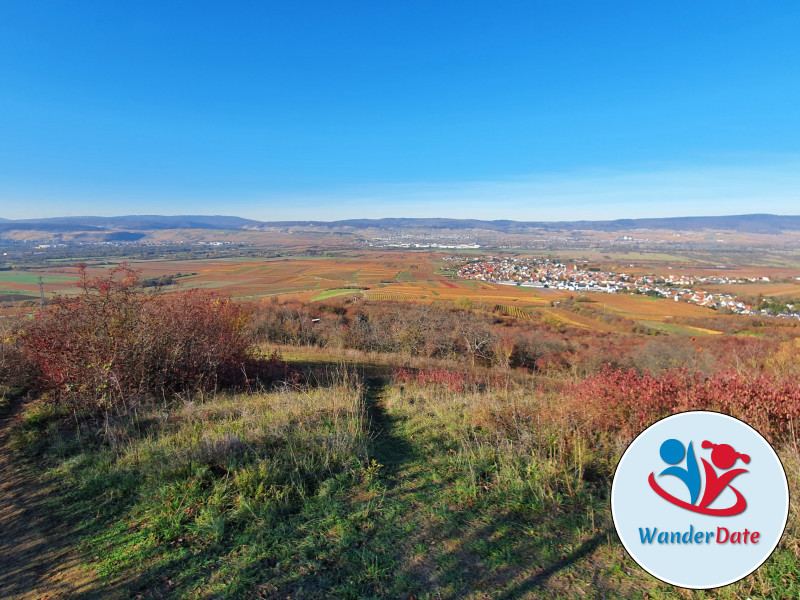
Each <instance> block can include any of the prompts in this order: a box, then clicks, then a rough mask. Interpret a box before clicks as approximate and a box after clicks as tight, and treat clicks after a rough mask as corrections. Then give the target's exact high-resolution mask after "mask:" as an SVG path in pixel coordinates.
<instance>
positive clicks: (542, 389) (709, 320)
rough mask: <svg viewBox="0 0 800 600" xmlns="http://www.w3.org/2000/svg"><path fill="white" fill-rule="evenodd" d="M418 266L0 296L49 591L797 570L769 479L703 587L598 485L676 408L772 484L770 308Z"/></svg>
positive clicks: (523, 592) (473, 583)
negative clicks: (769, 523)
mask: <svg viewBox="0 0 800 600" xmlns="http://www.w3.org/2000/svg"><path fill="white" fill-rule="evenodd" d="M444 266H446V265H443V264H441V263H438V262H437V261H436V260H433V259H429V261H428V262H427V263H425V262H424V261H423V260H422V258H420V256H419V255H416V254H413V253H408V254H392V253H387V255H386V256H385V257H384V258H382V259H381V260H380V261H377V262H372V263H370V262H369V261H366V260H364V259H363V258H362V259H359V258H358V257H355V258H353V259H352V261H350V262H348V259H345V258H334V257H327V258H323V259H320V258H314V257H309V258H307V259H303V260H302V261H283V260H276V261H266V262H265V263H263V264H262V261H244V260H235V259H234V260H227V261H224V262H220V263H219V264H217V263H215V264H213V265H210V264H209V265H203V264H202V263H198V262H196V261H191V262H187V263H185V264H179V265H178V264H169V265H160V266H159V267H158V269H155V268H153V269H151V270H150V271H147V270H145V271H144V274H143V276H147V277H154V276H163V275H169V274H175V273H177V272H181V273H195V272H196V273H198V274H199V275H197V276H191V277H189V278H187V279H192V278H197V279H196V281H197V282H203V281H205V282H207V283H212V282H213V283H219V284H221V285H220V286H219V287H213V286H211V285H209V286H206V287H205V289H203V288H202V287H201V286H199V285H197V286H183V285H182V286H177V287H172V288H168V289H157V290H153V289H151V288H142V287H141V286H140V285H138V281H137V280H138V278H139V274H138V273H137V272H136V271H133V270H130V269H123V268H116V269H115V268H111V269H107V268H106V269H99V268H91V267H90V268H88V269H87V270H86V272H85V273H82V274H81V273H76V274H75V278H76V279H77V280H80V281H82V282H83V283H82V285H83V287H82V289H81V290H80V291H81V292H82V293H80V294H77V295H64V296H63V297H61V298H60V299H58V300H57V301H56V302H54V303H53V304H51V305H49V306H45V307H43V308H42V309H41V312H40V313H39V314H38V315H37V316H36V317H35V318H31V317H29V316H26V314H27V311H29V310H31V309H30V308H29V309H27V311H22V312H21V313H20V314H19V315H18V316H17V317H14V316H13V315H11V314H9V315H8V316H7V318H4V319H2V320H0V328H2V330H1V331H0V333H2V335H0V350H1V352H0V382H2V394H3V398H4V399H3V401H2V402H1V403H0V411H2V414H3V427H2V431H3V433H2V441H3V442H4V444H5V448H4V453H3V457H4V460H10V458H9V457H11V459H13V460H14V461H16V462H15V464H17V465H23V466H24V467H25V469H26V471H25V472H26V473H27V475H26V478H27V479H26V480H22V481H20V482H19V483H18V484H17V483H15V484H14V485H16V486H18V487H19V489H16V488H15V489H14V490H12V491H14V492H15V493H13V494H9V496H8V497H10V498H12V500H10V502H12V503H13V502H14V500H13V499H14V498H17V497H18V496H17V494H16V492H19V493H22V492H24V490H25V488H26V486H30V487H35V486H40V487H43V488H44V489H46V490H47V493H43V494H40V495H38V496H36V497H35V498H33V497H31V498H29V506H27V508H26V510H27V512H26V515H27V517H26V519H29V520H33V521H34V522H37V523H39V526H40V528H47V527H49V525H48V524H49V523H59V524H60V525H59V526H58V527H55V528H51V529H53V531H52V532H51V534H50V535H51V536H52V538H53V539H55V540H57V544H58V547H59V548H60V550H59V552H61V553H66V554H59V555H58V556H59V557H62V558H59V560H58V561H55V562H60V563H63V562H65V561H64V560H63V556H64V555H68V556H70V557H71V559H73V562H74V563H75V565H76V566H74V567H73V568H71V569H65V570H64V571H63V573H64V575H62V577H61V580H60V583H59V585H60V586H61V587H59V588H57V589H56V588H52V589H50V590H49V592H48V593H50V594H51V595H50V597H58V593H61V594H62V597H71V598H274V599H278V598H287V597H291V598H320V599H322V598H353V599H355V598H415V599H423V598H424V599H431V600H433V599H441V598H448V599H456V598H458V599H460V598H469V599H475V600H477V599H486V598H492V599H510V598H543V597H544V598H574V597H576V596H580V597H586V598H731V599H734V598H737V599H738V598H742V599H743V598H749V597H769V598H795V597H798V595H800V582H798V572H797V567H796V565H797V561H798V559H799V558H800V514H798V511H797V508H796V507H793V508H792V512H791V514H790V520H789V525H788V527H787V531H786V533H785V535H784V538H783V541H782V542H781V544H780V546H779V548H778V550H777V551H776V552H775V553H774V555H773V556H772V557H771V558H770V559H769V560H768V561H767V563H765V565H764V566H763V567H762V568H760V569H759V570H758V571H757V572H755V573H754V574H752V575H750V576H748V577H746V578H745V579H743V580H742V581H740V582H738V583H736V584H734V585H732V586H728V587H726V588H723V589H720V590H710V591H707V592H692V591H687V590H680V589H677V588H673V587H671V586H668V585H666V584H662V583H660V582H658V581H657V580H655V579H653V578H652V577H650V576H649V575H647V574H646V573H645V572H644V571H642V570H641V569H640V568H639V567H638V566H637V565H636V564H635V563H633V562H632V561H631V560H630V558H629V557H628V556H627V554H626V553H625V552H624V550H623V549H622V547H621V545H620V543H619V541H618V539H617V537H616V534H615V533H614V529H613V526H612V524H611V518H610V512H609V492H610V489H609V486H610V481H611V477H612V476H613V471H614V467H615V464H616V462H617V460H618V459H619V457H620V455H621V453H622V451H623V450H624V449H625V447H626V445H627V444H628V443H629V442H630V440H631V439H632V437H633V436H635V435H636V433H637V432H638V431H640V430H641V429H642V428H644V427H645V426H647V425H648V424H649V423H652V422H654V421H655V420H657V419H659V418H661V417H663V416H666V415H667V414H671V413H673V412H677V411H681V410H686V409H692V408H708V409H714V410H722V411H724V412H727V413H729V414H734V415H735V416H738V417H740V418H742V419H744V420H745V421H747V422H749V423H750V424H752V425H753V426H754V427H756V428H757V429H758V430H759V431H761V432H762V433H763V434H764V435H765V436H766V437H768V439H770V440H771V441H772V442H773V444H774V445H775V447H776V448H777V450H778V452H779V454H780V456H781V459H782V461H783V463H784V467H785V469H786V472H787V475H788V477H789V480H790V485H791V486H792V493H793V495H796V492H797V491H798V485H800V453H799V452H798V448H797V445H796V432H795V425H794V424H795V422H796V420H797V419H798V418H800V388H798V385H797V377H798V375H800V362H798V356H800V352H798V349H799V348H800V346H798V343H799V340H800V335H798V334H800V330H798V327H797V326H796V325H795V324H794V323H793V322H790V321H780V320H769V319H759V318H745V317H738V316H734V315H719V314H717V313H716V312H714V311H710V310H708V309H704V308H701V307H697V306H691V305H684V304H680V303H675V302H671V301H662V300H658V299H651V298H646V297H635V296H628V295H616V296H614V295H599V294H598V295H590V296H589V297H580V298H579V297H575V296H573V297H570V294H567V293H564V292H554V291H550V290H531V289H522V288H517V287H516V286H501V285H495V284H489V283H484V282H474V281H470V282H465V281H459V280H453V279H451V278H449V277H448V275H447V271H446V269H443V267H444ZM206 268H208V269H212V271H210V272H212V273H213V274H212V275H203V273H209V272H208V271H205V270H204V269H206ZM65 269H66V267H65ZM214 269H218V270H219V272H213V270H214ZM404 272H408V273H413V274H414V276H415V277H417V276H419V277H418V278H415V279H409V278H408V277H407V276H401V277H398V275H399V274H401V273H404ZM293 273H294V274H293ZM203 277H206V278H207V279H203ZM318 277H320V278H323V279H320V280H318V281H320V282H322V281H324V282H325V284H324V285H322V284H321V285H320V286H319V287H315V288H313V289H309V290H308V291H296V290H295V291H291V292H287V293H285V294H282V295H276V296H269V297H265V298H264V299H261V298H258V297H256V295H253V297H250V298H249V299H239V300H231V299H230V298H229V297H228V294H229V293H231V291H232V290H233V289H236V286H242V289H244V287H246V285H252V286H257V285H258V282H262V284H263V285H264V286H267V287H268V286H269V285H274V286H276V287H275V289H277V287H279V286H281V285H287V281H289V280H291V285H295V284H297V285H299V286H300V287H301V288H302V287H303V286H305V285H308V284H309V282H310V281H311V280H312V279H313V278H318ZM226 278H229V279H226ZM240 278H241V279H240ZM292 278H293V279H292ZM181 280H183V278H181ZM246 282H250V283H246ZM270 282H271V283H270ZM187 287H188V288H190V289H186V288H187ZM191 288H196V289H191ZM554 302H558V304H556V305H554ZM676 305H677V306H676ZM662 307H663V309H662ZM667 309H669V310H667ZM670 310H671V312H670ZM12 508H13V506H12ZM9 514H11V513H9ZM18 524H19V523H17V522H16V521H15V522H14V523H12V525H13V527H12V528H10V529H9V531H11V532H12V534H13V533H15V532H17V531H18V529H17V528H16V527H17V525H18ZM18 537H19V538H20V540H21V541H20V542H18V544H21V543H25V540H26V538H25V536H24V535H19V536H18ZM3 543H4V544H5V543H6V542H5V541H4V542H3ZM8 543H10V544H11V545H10V546H5V545H4V546H3V547H4V548H6V547H9V548H11V549H13V548H15V546H14V541H13V540H12V541H11V542H8ZM51 543H52V540H51ZM70 564H71V563H70ZM87 574H88V575H89V576H88V577H87ZM3 577H5V579H0V584H2V585H3V586H4V587H5V589H8V590H12V593H13V594H15V596H14V597H21V598H27V597H31V598H33V597H38V596H40V595H41V594H38V595H33V593H32V590H33V589H34V587H31V586H28V587H26V585H27V582H29V581H30V580H29V579H27V580H24V581H23V580H21V579H20V578H19V577H16V578H14V577H13V576H5V575H4V576H3ZM42 577H44V575H42ZM37 581H39V580H37ZM40 583H41V581H40ZM42 585H44V584H42ZM37 589H39V590H41V589H44V588H37ZM54 589H55V592H54V591H53V590H54Z"/></svg>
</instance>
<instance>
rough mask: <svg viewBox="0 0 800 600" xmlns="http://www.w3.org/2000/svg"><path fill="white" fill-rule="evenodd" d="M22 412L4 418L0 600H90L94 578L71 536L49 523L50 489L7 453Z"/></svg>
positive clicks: (0, 426) (0, 424) (0, 417)
mask: <svg viewBox="0 0 800 600" xmlns="http://www.w3.org/2000/svg"><path fill="white" fill-rule="evenodd" d="M18 411H19V408H16V409H10V410H6V411H3V413H2V414H0V599H2V600H6V599H12V598H13V599H14V600H56V599H60V598H78V597H83V598H89V597H91V596H92V595H93V594H92V592H91V587H92V584H93V581H94V577H93V575H92V573H91V572H90V571H89V570H88V569H86V568H84V567H82V566H81V564H80V560H79V557H78V556H77V554H76V553H75V552H74V549H73V548H71V547H70V546H69V544H68V538H67V535H68V532H65V531H63V529H62V528H60V527H58V524H57V523H53V522H51V521H50V520H49V515H48V514H47V512H46V509H45V508H44V507H43V502H42V501H43V498H44V497H45V496H46V494H47V490H46V489H44V488H43V487H42V486H40V485H38V484H37V483H36V482H35V481H33V480H32V479H31V477H30V476H28V475H26V474H25V473H24V472H23V471H22V470H21V469H20V468H19V466H18V465H16V464H15V463H14V461H13V459H12V453H11V452H10V450H9V448H8V433H9V428H10V424H11V422H12V420H13V418H14V416H15V414H16V412H18Z"/></svg>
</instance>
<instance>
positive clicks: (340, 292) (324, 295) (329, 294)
mask: <svg viewBox="0 0 800 600" xmlns="http://www.w3.org/2000/svg"><path fill="white" fill-rule="evenodd" d="M360 293H361V290H354V289H347V288H338V289H334V290H325V291H324V292H320V293H319V294H317V295H315V296H314V297H313V298H311V301H312V302H315V301H317V300H327V299H329V298H335V297H336V296H344V295H346V294H355V295H358V294H360Z"/></svg>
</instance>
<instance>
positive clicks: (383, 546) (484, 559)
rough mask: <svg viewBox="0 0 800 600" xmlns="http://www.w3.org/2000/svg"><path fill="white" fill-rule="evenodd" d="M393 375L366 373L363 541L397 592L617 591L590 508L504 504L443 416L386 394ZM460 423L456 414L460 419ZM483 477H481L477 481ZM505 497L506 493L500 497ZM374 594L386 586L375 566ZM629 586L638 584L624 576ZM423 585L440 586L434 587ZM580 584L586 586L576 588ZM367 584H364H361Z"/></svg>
mask: <svg viewBox="0 0 800 600" xmlns="http://www.w3.org/2000/svg"><path fill="white" fill-rule="evenodd" d="M388 393H389V386H388V383H387V381H386V380H384V379H382V378H380V377H377V376H373V377H368V378H367V379H366V388H365V404H366V409H367V412H368V414H369V416H370V420H371V430H372V434H373V444H372V452H371V458H372V459H374V460H375V461H376V462H377V463H378V464H379V465H380V467H379V469H378V472H379V476H378V477H376V479H375V481H374V482H373V485H372V486H371V493H370V492H368V493H367V494H366V498H367V501H368V502H369V503H370V505H371V506H372V507H373V508H371V509H368V510H367V511H366V512H365V514H369V517H368V518H369V520H370V521H371V522H372V527H371V530H372V531H373V532H374V534H373V535H372V536H371V537H370V538H369V539H368V540H366V541H365V543H364V546H363V547H364V550H365V551H366V552H368V553H370V554H372V553H374V556H375V560H376V563H382V564H384V565H385V566H386V568H387V573H386V574H385V576H386V577H385V580H384V582H383V583H389V581H391V583H389V589H390V590H391V592H390V595H395V594H397V595H398V597H410V598H420V599H423V598H431V599H432V598H440V599H446V598H452V599H456V598H458V599H462V598H464V599H467V598H468V599H475V600H477V599H485V598H492V599H496V600H501V599H511V598H541V597H573V596H574V594H576V593H580V595H582V596H585V595H586V590H585V589H582V588H583V587H584V586H587V585H588V586H591V587H593V588H594V589H593V590H592V592H593V593H590V594H589V597H593V596H594V594H598V597H620V596H618V594H619V590H617V593H616V594H615V593H614V592H613V591H612V589H613V588H612V581H611V579H612V577H613V576H614V575H615V574H621V572H618V573H610V572H609V571H614V570H615V567H613V566H612V565H611V562H613V561H612V560H609V559H610V558H611V557H610V556H609V555H608V548H607V547H604V546H607V543H608V541H609V532H608V531H607V530H606V529H605V528H603V529H602V530H600V529H596V530H595V531H594V533H591V532H589V533H587V530H586V528H585V525H586V517H585V514H583V513H581V514H576V513H575V512H573V511H570V510H569V509H564V508H557V509H556V510H552V508H553V507H549V510H548V508H547V507H540V508H534V509H521V510H515V509H511V508H509V507H506V506H503V505H502V499H503V497H504V492H503V490H490V489H489V487H488V486H486V485H482V484H481V483H480V482H479V480H480V478H481V475H480V474H479V473H478V474H476V473H475V471H476V470H479V469H480V465H473V464H465V462H464V460H465V459H464V453H463V451H462V449H461V448H460V447H459V445H458V443H457V442H456V441H455V440H454V439H453V438H452V437H451V436H450V435H448V434H447V433H443V432H442V428H443V424H442V423H440V422H437V421H436V420H435V419H430V418H428V416H426V415H425V411H424V409H423V408H422V407H420V408H419V410H418V411H417V410H414V409H413V408H411V410H409V408H410V407H409V406H407V405H404V404H403V403H398V402H387V395H388ZM454 427H455V429H458V427H459V426H458V424H454ZM476 477H477V480H478V483H477V485H476ZM498 500H500V501H501V502H498ZM377 575H379V576H378V577H376V579H377V580H378V581H376V585H375V587H374V588H373V589H374V591H375V592H376V596H377V595H379V593H380V592H381V591H385V590H386V588H385V587H384V586H383V585H381V582H380V579H381V577H380V575H382V574H380V573H378V574H377ZM622 587H623V588H626V589H625V591H626V592H627V593H628V594H630V595H631V596H637V595H638V594H637V591H638V590H635V589H632V588H631V587H627V586H622ZM425 590H436V592H435V593H432V594H430V595H428V594H426V593H425ZM579 590H580V591H579ZM363 592H364V590H363V588H362V593H363Z"/></svg>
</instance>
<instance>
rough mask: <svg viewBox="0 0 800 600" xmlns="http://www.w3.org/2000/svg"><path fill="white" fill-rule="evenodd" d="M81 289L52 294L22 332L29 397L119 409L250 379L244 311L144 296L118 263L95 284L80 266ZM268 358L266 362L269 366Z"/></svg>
mask: <svg viewBox="0 0 800 600" xmlns="http://www.w3.org/2000/svg"><path fill="white" fill-rule="evenodd" d="M80 286H81V294H80V295H78V296H77V297H60V298H57V299H56V300H55V302H54V303H53V304H52V305H51V306H48V307H45V308H43V309H42V310H41V311H40V312H39V313H38V314H37V315H36V317H35V319H34V320H33V322H31V323H30V324H28V325H27V326H26V328H25V332H24V334H23V339H22V342H23V344H22V346H23V352H24V353H25V355H26V357H27V358H28V360H29V361H30V362H31V364H32V365H33V366H34V368H35V375H36V377H35V383H34V389H35V390H36V391H39V392H46V393H47V394H48V396H49V397H51V398H52V399H54V400H57V401H66V402H69V403H71V404H73V405H77V406H81V407H95V408H99V407H102V408H109V407H114V408H116V409H119V410H124V409H125V407H127V406H128V405H129V404H131V403H135V402H137V401H140V400H143V399H152V398H166V397H171V396H173V395H174V394H177V393H182V392H186V391H192V390H200V389H202V390H208V389H212V388H215V387H217V386H219V385H227V384H231V383H235V382H241V380H242V379H243V378H249V377H254V376H257V373H256V372H254V370H253V368H252V364H251V365H249V366H250V367H251V370H250V375H248V374H247V367H248V360H249V359H248V347H249V340H248V338H247V336H246V335H245V324H246V318H247V314H246V313H247V309H246V306H244V305H242V304H239V303H234V302H232V301H231V300H229V299H225V298H218V297H215V296H213V295H212V294H211V293H209V292H206V291H200V290H192V291H188V292H183V293H179V294H171V295H158V294H156V295H153V294H147V293H144V291H143V289H142V288H141V287H140V286H139V285H138V279H137V276H136V273H135V272H133V271H131V270H130V269H127V268H126V267H124V266H123V267H119V268H116V269H113V270H111V271H110V272H109V273H108V274H107V275H106V276H104V277H100V278H91V277H89V276H88V275H87V273H86V269H85V268H82V270H81V283H80ZM275 360H276V357H273V360H272V361H266V362H267V363H268V366H269V367H270V368H272V367H275V366H276V365H275V364H274V363H275ZM249 362H250V363H252V362H253V361H252V360H250V361H249Z"/></svg>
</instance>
